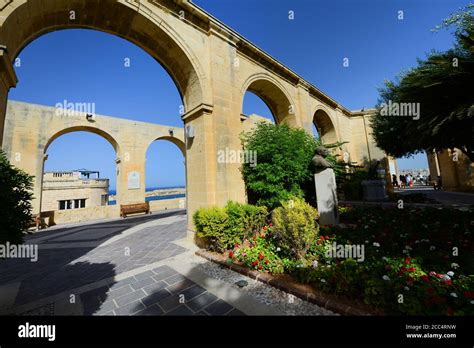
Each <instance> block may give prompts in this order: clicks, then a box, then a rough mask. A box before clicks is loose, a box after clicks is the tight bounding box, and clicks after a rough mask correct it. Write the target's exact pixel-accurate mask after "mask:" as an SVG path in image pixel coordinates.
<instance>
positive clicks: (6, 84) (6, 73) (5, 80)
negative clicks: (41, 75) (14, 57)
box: [0, 45, 18, 148]
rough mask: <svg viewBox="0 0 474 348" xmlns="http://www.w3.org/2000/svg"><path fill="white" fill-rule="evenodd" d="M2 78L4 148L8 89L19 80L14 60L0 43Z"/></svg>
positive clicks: (0, 131)
mask: <svg viewBox="0 0 474 348" xmlns="http://www.w3.org/2000/svg"><path fill="white" fill-rule="evenodd" d="M0 79H1V83H0V146H1V147H2V148H3V132H4V129H5V115H6V110H7V100H8V91H9V90H10V88H12V87H16V83H17V82H18V78H17V77H16V74H15V70H14V69H13V65H12V61H11V59H10V56H9V55H8V52H7V48H6V46H4V45H0Z"/></svg>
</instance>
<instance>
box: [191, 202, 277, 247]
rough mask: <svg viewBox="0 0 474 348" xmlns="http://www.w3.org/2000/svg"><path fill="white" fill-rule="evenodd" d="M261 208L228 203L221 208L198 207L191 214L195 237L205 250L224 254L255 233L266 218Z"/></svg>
mask: <svg viewBox="0 0 474 348" xmlns="http://www.w3.org/2000/svg"><path fill="white" fill-rule="evenodd" d="M267 214H268V212H267V209H266V208H265V207H257V206H253V205H250V204H242V203H237V202H232V201H229V202H228V203H227V205H226V206H225V207H224V208H217V207H211V208H201V209H199V210H197V211H196V212H195V213H194V215H193V221H194V225H195V226H196V230H197V235H198V237H201V238H204V239H205V240H206V242H207V243H208V249H210V250H213V251H217V252H224V251H226V250H229V249H232V248H233V247H234V245H235V244H240V243H241V242H242V241H243V240H244V239H246V238H250V237H251V236H252V235H255V234H256V233H257V232H259V231H260V230H261V229H262V227H263V226H264V225H265V220H266V217H267Z"/></svg>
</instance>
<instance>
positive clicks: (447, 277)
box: [441, 274, 451, 280]
mask: <svg viewBox="0 0 474 348" xmlns="http://www.w3.org/2000/svg"><path fill="white" fill-rule="evenodd" d="M441 279H443V280H450V279H451V277H450V276H448V275H447V274H443V275H442V276H441Z"/></svg>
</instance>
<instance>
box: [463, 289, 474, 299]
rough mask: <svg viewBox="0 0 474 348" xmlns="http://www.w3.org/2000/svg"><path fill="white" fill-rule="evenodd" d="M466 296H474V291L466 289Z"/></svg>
mask: <svg viewBox="0 0 474 348" xmlns="http://www.w3.org/2000/svg"><path fill="white" fill-rule="evenodd" d="M464 296H465V297H467V298H474V291H464Z"/></svg>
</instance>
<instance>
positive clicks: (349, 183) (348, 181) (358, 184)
mask: <svg viewBox="0 0 474 348" xmlns="http://www.w3.org/2000/svg"><path fill="white" fill-rule="evenodd" d="M367 179H368V172H367V171H366V170H362V169H358V170H356V171H355V172H353V173H348V174H347V175H346V176H345V178H344V180H341V181H342V183H341V186H342V192H343V193H344V199H346V200H352V201H360V200H362V196H363V190H362V181H363V180H367Z"/></svg>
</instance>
